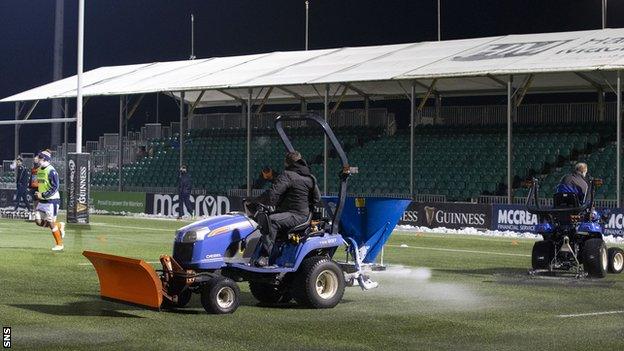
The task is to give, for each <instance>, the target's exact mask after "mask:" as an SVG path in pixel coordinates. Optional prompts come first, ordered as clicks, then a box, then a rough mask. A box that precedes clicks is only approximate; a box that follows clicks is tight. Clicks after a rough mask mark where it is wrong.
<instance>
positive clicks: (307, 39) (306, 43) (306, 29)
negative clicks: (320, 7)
mask: <svg viewBox="0 0 624 351" xmlns="http://www.w3.org/2000/svg"><path fill="white" fill-rule="evenodd" d="M305 10H306V20H305V49H306V50H308V43H309V33H310V31H309V24H310V16H309V15H310V2H309V1H307V0H306V2H305Z"/></svg>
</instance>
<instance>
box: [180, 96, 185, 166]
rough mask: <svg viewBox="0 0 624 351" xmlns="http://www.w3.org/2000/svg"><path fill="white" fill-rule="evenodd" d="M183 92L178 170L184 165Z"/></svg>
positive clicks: (181, 97) (182, 97) (181, 98)
mask: <svg viewBox="0 0 624 351" xmlns="http://www.w3.org/2000/svg"><path fill="white" fill-rule="evenodd" d="M184 95H185V94H184V92H183V91H181V92H180V137H179V138H178V139H179V141H180V168H182V165H183V164H184Z"/></svg>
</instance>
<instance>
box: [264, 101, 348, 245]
mask: <svg viewBox="0 0 624 351" xmlns="http://www.w3.org/2000/svg"><path fill="white" fill-rule="evenodd" d="M301 120H307V121H312V122H314V123H316V124H318V125H319V126H320V127H321V128H322V129H323V132H324V133H325V135H326V136H327V138H328V139H329V141H330V143H331V144H332V146H333V147H334V150H336V153H337V154H338V158H339V159H340V163H341V165H342V171H341V172H340V175H339V179H340V191H339V193H338V204H337V206H336V210H335V211H334V213H333V218H332V226H331V232H332V233H338V231H339V228H340V217H341V216H342V210H343V209H344V204H345V201H346V198H347V180H348V179H349V176H350V175H351V174H352V173H355V172H354V170H353V169H352V168H351V167H350V166H349V160H348V159H347V155H346V154H345V152H344V149H343V148H342V145H340V142H339V141H338V138H336V135H335V134H334V131H332V129H331V127H330V126H329V124H327V122H326V121H325V120H324V119H322V118H321V117H320V116H318V115H316V114H311V113H308V114H303V115H299V116H277V118H276V119H275V129H276V130H277V134H279V136H280V138H281V139H282V143H283V144H284V147H286V150H288V152H291V151H295V148H294V147H293V146H292V143H291V142H290V138H288V135H287V134H286V132H285V131H284V122H287V121H301ZM352 171H353V172H352Z"/></svg>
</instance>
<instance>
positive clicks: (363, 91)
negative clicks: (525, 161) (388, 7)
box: [0, 29, 624, 107]
mask: <svg viewBox="0 0 624 351" xmlns="http://www.w3.org/2000/svg"><path fill="white" fill-rule="evenodd" d="M619 69H624V29H603V30H592V31H579V32H563V33H546V34H526V35H507V36H499V37H489V38H476V39H464V40H447V41H441V42H421V43H413V44H398V45H382V46H369V47H353V48H341V49H324V50H310V51H289V52H273V53H268V54H256V55H244V56H232V57H216V58H209V59H197V60H188V61H173V62H156V63H148V64H138V65H126V66H111V67H101V68H97V69H94V70H91V71H88V72H85V73H84V75H83V84H84V90H83V94H84V96H106V95H109V96H110V95H131V94H143V93H154V92H170V93H172V94H173V95H174V96H176V97H179V92H181V91H185V92H187V93H186V94H185V100H187V101H189V102H195V100H197V98H198V97H199V95H200V92H201V91H205V92H204V94H203V95H202V97H201V101H199V104H198V107H202V106H216V105H228V104H232V103H238V101H239V100H243V99H246V98H247V96H248V95H249V89H252V95H253V97H254V98H256V97H258V98H264V96H265V94H266V93H267V92H269V89H268V88H270V87H273V89H272V90H270V95H269V96H268V98H267V99H268V101H267V102H268V103H284V102H295V101H299V100H300V99H302V98H304V99H307V100H321V99H322V94H323V90H324V86H325V85H326V84H329V85H330V94H331V95H340V94H343V89H344V88H345V87H346V88H347V89H346V91H345V92H344V95H345V96H344V97H345V98H346V99H356V98H357V99H361V98H362V96H370V97H371V98H383V97H390V96H400V95H404V94H406V93H407V91H409V87H410V84H412V82H415V84H416V90H417V92H419V93H421V92H424V91H427V88H428V86H429V85H430V84H431V83H432V81H433V80H434V79H436V84H435V91H436V92H438V93H440V94H442V95H445V96H453V95H481V94H503V93H505V87H504V82H506V80H507V78H506V76H507V75H514V76H517V78H516V80H515V81H516V82H518V83H517V85H519V84H520V83H521V82H522V79H524V78H526V77H527V76H528V75H529V74H535V75H534V76H533V79H532V81H531V87H530V90H529V92H545V91H550V92H561V91H595V90H596V88H597V87H608V86H609V85H614V84H615V83H614V82H615V73H614V71H615V70H619ZM75 96H76V77H75V76H73V77H69V78H65V79H62V80H59V81H56V82H53V83H49V84H46V85H43V86H40V87H37V88H34V89H31V90H28V91H25V92H22V93H19V94H16V95H13V96H10V97H7V98H5V99H3V100H0V102H15V101H32V100H45V99H62V98H73V97H75Z"/></svg>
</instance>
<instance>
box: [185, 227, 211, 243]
mask: <svg viewBox="0 0 624 351" xmlns="http://www.w3.org/2000/svg"><path fill="white" fill-rule="evenodd" d="M208 234H210V228H207V227H206V228H200V229H197V230H189V231H188V232H186V233H184V234H183V235H182V242H183V243H192V242H195V241H198V240H204V238H205V237H206V235H208Z"/></svg>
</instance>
